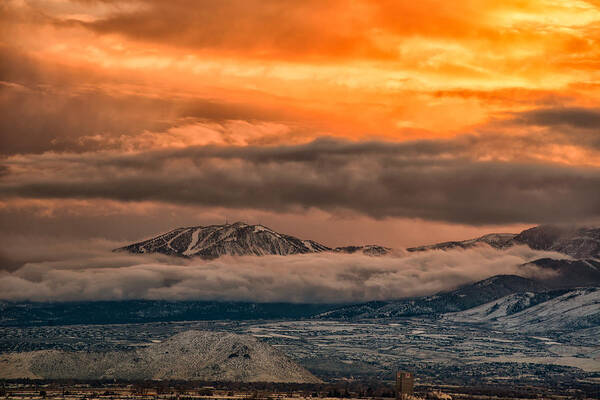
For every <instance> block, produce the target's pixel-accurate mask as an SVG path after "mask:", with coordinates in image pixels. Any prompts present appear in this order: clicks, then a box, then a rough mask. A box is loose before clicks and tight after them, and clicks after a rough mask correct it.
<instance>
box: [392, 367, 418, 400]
mask: <svg viewBox="0 0 600 400" xmlns="http://www.w3.org/2000/svg"><path fill="white" fill-rule="evenodd" d="M414 379H415V377H414V375H413V373H412V372H408V371H398V372H396V399H398V400H402V399H406V398H407V397H408V396H412V395H413V384H414Z"/></svg>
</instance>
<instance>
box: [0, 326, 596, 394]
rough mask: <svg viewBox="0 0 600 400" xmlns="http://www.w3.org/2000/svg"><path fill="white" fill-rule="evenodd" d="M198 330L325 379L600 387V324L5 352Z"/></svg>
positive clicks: (3, 346)
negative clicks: (182, 340) (410, 374)
mask: <svg viewBox="0 0 600 400" xmlns="http://www.w3.org/2000/svg"><path fill="white" fill-rule="evenodd" d="M190 329H200V330H214V331H228V332H236V333H248V334H252V335H254V336H256V337H258V338H259V339H261V340H263V341H265V342H267V343H269V344H271V345H273V346H276V347H278V348H279V349H280V350H282V351H283V352H284V353H285V354H286V355H288V356H289V357H290V358H292V359H293V360H295V361H297V362H298V363H299V364H301V365H302V366H304V367H306V368H307V369H309V370H310V371H311V372H313V373H314V374H315V375H317V376H319V377H320V378H322V379H323V380H325V381H330V382H332V381H339V380H347V379H362V380H368V379H377V380H381V381H388V382H391V381H392V379H393V374H394V372H395V371H396V370H397V369H408V370H412V371H414V372H415V373H416V375H417V377H418V378H419V382H420V383H422V384H446V385H505V384H509V385H513V384H516V385H534V386H544V387H555V388H557V389H561V390H566V391H568V390H570V389H572V388H578V387H588V386H589V387H593V386H597V385H598V382H599V379H600V346H598V337H600V327H594V328H588V329H582V330H578V331H575V333H560V332H556V333H547V334H544V335H536V334H526V333H518V332H511V333H506V332H502V331H497V330H490V329H486V328H483V327H480V326H477V325H473V324H466V323H457V322H450V321H446V320H442V319H433V318H432V319H427V318H425V319H424V318H407V319H402V320H397V321H396V322H389V321H362V322H340V321H320V320H300V321H247V322H246V321H244V322H227V321H215V322H211V321H203V322H173V323H146V324H122V325H70V326H52V327H20V328H0V352H2V353H7V352H22V351H33V350H41V349H61V350H94V351H103V350H127V349H132V348H135V347H138V346H146V345H149V344H151V343H156V342H160V341H163V340H165V339H166V338H168V337H169V336H172V335H174V334H176V333H178V332H182V331H186V330H190Z"/></svg>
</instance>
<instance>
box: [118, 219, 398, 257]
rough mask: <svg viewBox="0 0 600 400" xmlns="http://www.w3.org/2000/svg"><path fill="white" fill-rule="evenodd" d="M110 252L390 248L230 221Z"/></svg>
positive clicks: (189, 253)
mask: <svg viewBox="0 0 600 400" xmlns="http://www.w3.org/2000/svg"><path fill="white" fill-rule="evenodd" d="M113 251H127V252H130V253H135V254H145V253H161V254H165V255H169V256H181V257H188V258H189V257H200V258H204V259H214V258H218V257H221V256H224V255H230V256H252V255H253V256H263V255H282V256H286V255H294V254H308V253H322V252H335V253H347V254H353V253H362V254H366V255H372V256H379V255H385V254H388V253H389V252H390V251H391V249H390V248H388V247H384V246H379V245H363V246H343V247H334V248H332V247H328V246H325V245H323V244H321V243H318V242H316V241H314V240H310V239H299V238H297V237H295V236H291V235H286V234H282V233H279V232H276V231H274V230H272V229H270V228H268V227H266V226H264V225H260V224H257V225H250V224H246V223H244V222H235V223H233V224H223V225H207V226H190V227H181V228H176V229H173V230H171V231H169V232H166V233H164V234H161V235H158V236H156V237H153V238H150V239H148V240H144V241H141V242H136V243H133V244H130V245H127V246H124V247H120V248H118V249H115V250H113Z"/></svg>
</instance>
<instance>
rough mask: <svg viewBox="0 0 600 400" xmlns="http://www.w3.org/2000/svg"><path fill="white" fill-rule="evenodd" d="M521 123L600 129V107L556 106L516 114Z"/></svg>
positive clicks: (516, 118)
mask: <svg viewBox="0 0 600 400" xmlns="http://www.w3.org/2000/svg"><path fill="white" fill-rule="evenodd" d="M515 120H516V121H517V122H520V123H524V124H530V125H542V126H562V125H566V126H570V127H573V128H580V129H595V130H598V131H600V108H582V107H555V108H541V109H536V110H531V111H525V112H521V113H516V114H515Z"/></svg>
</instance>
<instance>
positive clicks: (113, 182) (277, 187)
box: [0, 139, 600, 224]
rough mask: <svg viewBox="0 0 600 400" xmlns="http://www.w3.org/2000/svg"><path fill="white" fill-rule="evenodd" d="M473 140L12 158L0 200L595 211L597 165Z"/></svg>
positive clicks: (535, 214) (471, 214)
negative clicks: (480, 154)
mask: <svg viewBox="0 0 600 400" xmlns="http://www.w3.org/2000/svg"><path fill="white" fill-rule="evenodd" d="M471 148H472V143H471V140H468V139H461V140H448V141H439V140H429V141H415V142H404V143H386V142H347V141H340V140H331V139H321V140H317V141H314V142H311V143H308V144H305V145H296V146H269V147H264V146H245V147H236V146H227V147H223V146H200V147H188V148H185V149H182V150H161V151H148V152H142V153H135V154H119V153H111V152H98V153H89V154H81V155H76V154H62V155H60V154H45V155H40V156H33V155H32V156H24V157H20V158H13V159H8V160H6V161H5V163H4V164H5V165H6V166H7V167H8V168H9V171H10V173H9V174H8V175H6V176H5V177H3V178H2V179H1V180H0V194H1V195H2V196H3V197H6V198H9V197H23V198H33V199H40V198H42V199H47V198H63V199H71V198H75V199H95V198H102V199H112V200H117V201H125V202H127V201H157V202H165V203H177V204H190V205H200V206H220V207H227V208H249V209H258V210H269V211H276V212H283V211H292V210H298V209H308V208H317V209H321V210H325V211H329V212H336V211H342V210H350V211H353V212H356V213H359V214H363V215H367V216H370V217H374V218H385V217H411V218H415V217H416V218H423V219H427V220H438V221H447V222H457V223H466V224H501V223H541V222H561V221H574V220H585V219H587V218H595V217H598V216H600V203H599V202H598V201H597V199H598V198H600V169H598V168H583V167H569V166H561V165H551V164H542V163H533V162H530V163H506V162H495V161H489V162H484V161H477V160H474V159H472V158H469V157H468V156H467V154H469V151H470V150H471Z"/></svg>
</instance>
